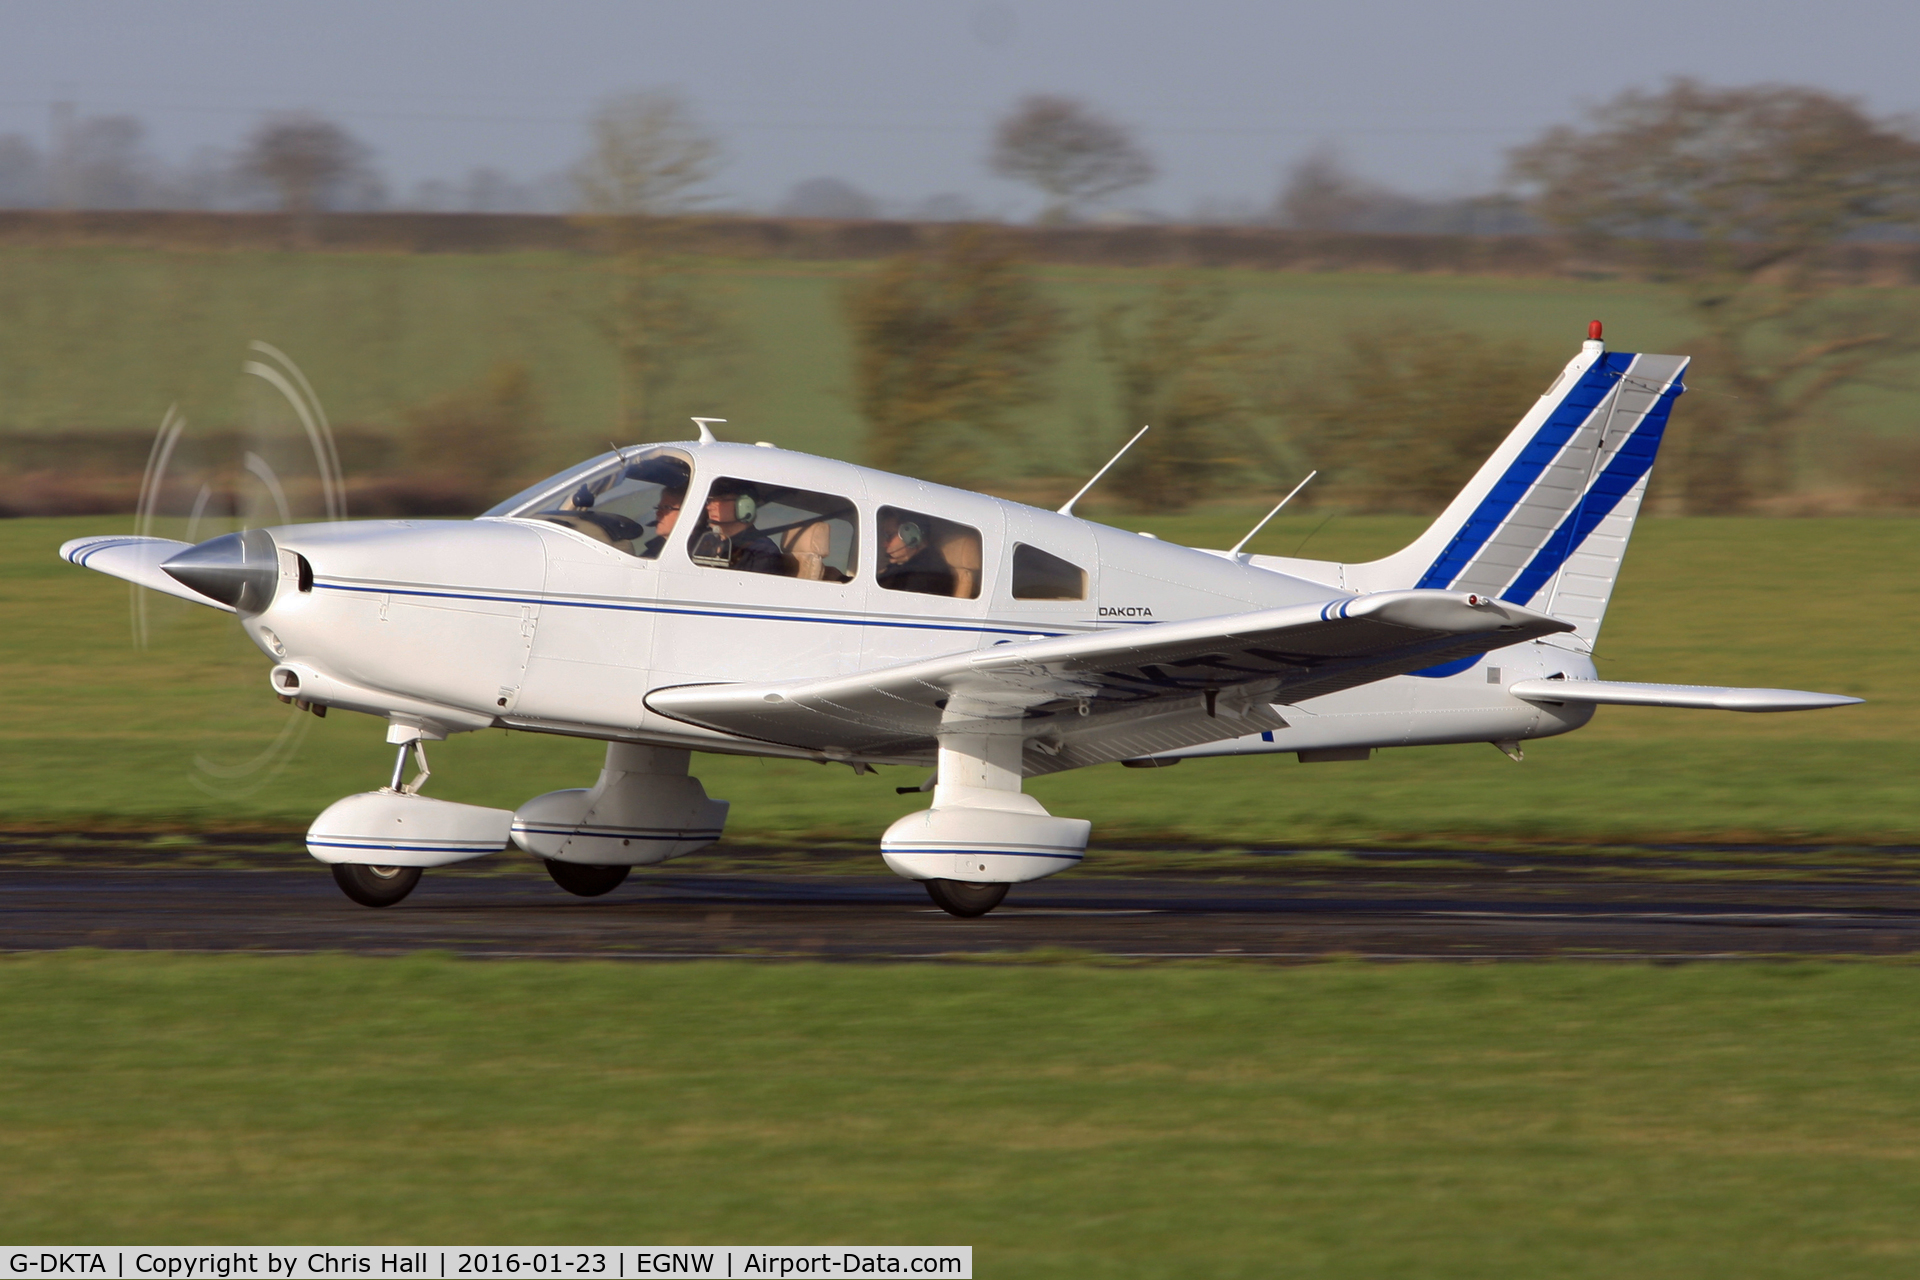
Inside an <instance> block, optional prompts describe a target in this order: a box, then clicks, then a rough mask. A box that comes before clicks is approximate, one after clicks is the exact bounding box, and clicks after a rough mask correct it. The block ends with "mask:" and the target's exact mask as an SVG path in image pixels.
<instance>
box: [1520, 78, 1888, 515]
mask: <svg viewBox="0 0 1920 1280" xmlns="http://www.w3.org/2000/svg"><path fill="white" fill-rule="evenodd" d="M1511 167H1512V173H1513V176H1514V177H1515V178H1517V179H1518V180H1520V181H1521V182H1523V183H1525V184H1527V185H1528V186H1529V187H1530V188H1531V189H1532V191H1533V193H1534V208H1535V210H1536V211H1537V212H1538V214H1539V216H1540V217H1542V218H1543V219H1545V220H1546V221H1547V222H1549V223H1551V224H1552V225H1554V226H1556V227H1559V228H1561V229H1563V230H1565V231H1568V232H1571V233H1573V234H1574V235H1576V236H1578V237H1580V238H1582V239H1584V240H1586V241H1588V242H1590V243H1595V244H1600V245H1613V246H1625V247H1627V248H1628V249H1630V250H1631V251H1633V252H1634V254H1635V255H1636V256H1637V257H1638V258H1639V260H1640V261H1641V263H1642V264H1643V266H1644V267H1645V269H1646V270H1647V271H1649V272H1650V273H1651V274H1653V275H1654V276H1655V277H1656V278H1657V279H1661V280H1664V281H1666V282H1668V283H1669V284H1671V285H1673V286H1674V287H1675V288H1676V289H1677V290H1678V292H1679V293H1680V296H1681V297H1682V299H1683V300H1684V301H1685V304H1686V306H1687V309H1688V311H1689V313H1690V314H1691V315H1692V317H1693V319H1694V321H1695V322H1696V323H1698V324H1699V326H1700V330H1701V332H1700V336H1699V337H1698V338H1697V339H1696V340H1695V341H1696V351H1697V356H1698V360H1697V367H1698V369H1699V374H1698V375H1697V376H1698V381H1700V382H1702V383H1704V384H1706V385H1707V386H1709V387H1711V388H1713V389H1716V390H1723V391H1725V392H1726V395H1724V396H1714V397H1703V398H1702V400H1703V401H1704V402H1703V403H1696V404H1694V405H1690V406H1689V412H1688V415H1687V418H1688V420H1689V422H1690V424H1691V425H1690V430H1689V432H1688V435H1689V439H1688V442H1687V448H1686V449H1685V450H1684V452H1683V457H1682V462H1683V464H1684V466H1683V472H1684V483H1685V488H1686V498H1687V502H1688V504H1689V505H1690V506H1692V507H1694V508H1695V509H1706V510H1725V509H1732V508H1734V507H1737V506H1739V505H1741V504H1742V503H1744V502H1745V501H1747V500H1749V499H1750V498H1751V497H1753V496H1754V495H1756V494H1768V493H1778V492H1781V491H1783V490H1785V489H1787V488H1788V487H1790V486H1791V484H1792V483H1793V481H1794V478H1795V474H1796V470H1797V463H1798V461H1799V457H1798V453H1799V445H1800V443H1801V439H1800V437H1801V433H1802V431H1803V429H1804V427H1805V425H1806V424H1807V423H1808V422H1809V421H1810V420H1811V419H1812V417H1813V414H1814V411H1815V410H1816V409H1818V408H1820V407H1822V406H1824V405H1827V404H1830V403H1831V401H1832V398H1833V397H1834V395H1835V394H1836V393H1837V392H1840V391H1841V390H1843V389H1845V388H1848V387H1852V386H1858V385H1861V384H1867V383H1872V382H1876V381H1885V380H1886V379H1888V378H1889V377H1890V376H1891V374H1892V372H1893V369H1894V366H1895V365H1896V364H1897V363H1898V362H1900V361H1902V360H1904V359H1905V358H1906V357H1907V356H1908V355H1910V354H1911V353H1912V352H1913V351H1914V350H1915V349H1916V343H1915V339H1914V337H1913V336H1912V335H1913V334H1914V333H1915V332H1916V331H1917V330H1920V324H1916V316H1915V314H1914V312H1913V309H1912V307H1911V306H1910V305H1909V304H1907V303H1906V302H1905V301H1904V300H1903V299H1901V298H1899V297H1896V296H1894V295H1892V294H1891V293H1887V292H1879V293H1867V292H1862V291H1844V290H1842V288H1841V287H1840V282H1839V281H1838V280H1836V278H1835V276H1834V274H1833V273H1832V272H1831V270H1830V255H1831V252H1832V250H1833V249H1834V247H1835V246H1836V245H1839V244H1842V243H1844V242H1847V241H1854V240H1859V239H1862V238H1866V237H1870V236H1873V235H1875V234H1885V233H1886V231H1887V230H1888V229H1890V228H1903V229H1907V230H1911V229H1912V228H1914V227H1916V226H1920V138H1916V137H1915V136H1914V134H1913V133H1912V132H1911V131H1910V130H1909V129H1908V128H1906V127H1905V126H1903V125H1900V124H1898V123H1896V122H1893V121H1886V120H1876V119H1873V118H1872V117H1870V116H1868V115H1866V114H1865V113H1864V112H1863V111H1862V110H1861V109H1860V107H1859V106H1858V105H1857V104H1855V103H1853V102H1850V101H1848V100H1846V99H1844V98H1838V97H1835V96H1833V95H1831V94H1827V93H1823V92H1821V91H1819V90H1816V89H1805V88H1798V87H1794V86H1790V85H1753V86H1747V87H1738V88H1726V89H1722V88H1713V87H1709V86H1706V85H1702V84H1700V83H1698V82H1696V81H1693V80H1687V79H1676V80H1674V81H1672V82H1671V83H1669V84H1668V85H1667V87H1666V88H1665V89H1663V90H1660V91H1659V92H1643V91H1637V90H1636V91H1629V92H1627V93H1623V94H1621V95H1620V96H1619V97H1617V98H1615V99H1613V100H1612V101H1611V102H1608V103H1605V104H1603V105H1601V106H1599V107H1597V108H1595V109H1594V110H1593V111H1592V112H1591V113H1590V115H1589V118H1588V121H1587V127H1586V128H1584V129H1575V128H1570V127H1564V126H1563V127H1560V128H1556V129H1552V130H1549V131H1548V132H1547V133H1546V134H1545V135H1543V136H1542V137H1541V138H1539V139H1538V140H1537V141H1535V142H1533V143H1530V144H1528V145H1527V146H1524V147H1521V148H1519V149H1518V150H1516V151H1515V152H1514V153H1513V155H1512V157H1511Z"/></svg>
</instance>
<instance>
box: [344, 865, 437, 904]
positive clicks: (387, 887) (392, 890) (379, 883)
mask: <svg viewBox="0 0 1920 1280" xmlns="http://www.w3.org/2000/svg"><path fill="white" fill-rule="evenodd" d="M333 882H334V883H335V884H337V885H339V886H340V892H342V893H344V894H346V895H347V896H348V897H349V898H352V899H353V900H354V901H355V902H357V903H359V904H360V905H361V906H363V907H390V906H392V905H393V904H394V903H396V902H398V901H400V899H402V898H404V897H406V896H407V895H408V894H410V893H412V892H413V887H414V886H415V885H417V884H419V883H420V868H419V867H370V866H367V865H366V864H365V863H361V862H336V863H334V864H333Z"/></svg>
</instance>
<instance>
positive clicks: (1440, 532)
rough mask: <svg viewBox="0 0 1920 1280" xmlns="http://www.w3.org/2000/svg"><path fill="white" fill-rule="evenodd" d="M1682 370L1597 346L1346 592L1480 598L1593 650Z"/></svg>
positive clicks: (1350, 569)
mask: <svg viewBox="0 0 1920 1280" xmlns="http://www.w3.org/2000/svg"><path fill="white" fill-rule="evenodd" d="M1596 328H1597V326H1596ZM1686 366H1687V358H1686V357H1685V356H1660V355H1631V354H1627V353H1623V352H1613V351H1608V350H1607V349H1606V348H1605V346H1604V345H1602V343H1601V342H1600V341H1599V339H1598V337H1597V336H1596V337H1595V338H1593V339H1591V340H1589V341H1588V342H1586V343H1585V344H1584V345H1583V347H1582V349H1581V351H1580V354H1579V355H1577V356H1575V357H1574V358H1573V360H1572V361H1571V362H1569V363H1568V365H1567V367H1566V368H1565V369H1564V370H1562V371H1561V373H1560V376H1559V377H1558V378H1556V379H1555V380H1554V382H1553V385H1552V386H1550V387H1548V388H1547V391H1546V394H1545V395H1543V396H1541V397H1540V400H1539V402H1538V403H1537V404H1535V405H1534V407H1533V410H1532V411H1531V412H1530V413H1528V414H1527V416H1526V417H1524V418H1522V419H1521V420H1520V425H1518V426H1517V427H1515V428H1514V429H1513V432H1512V434H1510V435H1509V436H1508V437H1507V438H1506V440H1505V441H1503V442H1502V443H1501V445H1500V447H1499V448H1498V449H1496V450H1494V452H1493V456H1492V457H1491V458H1489V459H1488V460H1487V462H1486V464H1485V465H1484V466H1482V467H1481V468H1480V470H1479V471H1478V472H1477V473H1476V474H1475V475H1474V477H1473V479H1472V480H1470V481H1468V482H1467V486H1466V487H1465V488H1464V489H1462V490H1461V491H1460V493H1459V495H1458V496H1457V497H1455V498H1454V500H1453V501H1452V502H1451V503H1449V504H1448V505H1447V509H1446V510H1445V511H1444V512H1442V513H1441V515H1440V518H1439V519H1438V520H1435V521H1434V522H1433V524H1432V525H1431V526H1430V527H1429V528H1428V529H1427V531H1426V532H1425V533H1423V534H1421V535H1420V536H1419V537H1418V538H1416V539H1415V540H1414V541H1413V542H1412V544H1410V545H1409V546H1407V547H1406V548H1404V549H1403V550H1401V551H1398V552H1396V553H1394V554H1393V555H1390V556H1388V557H1386V558H1385V559H1384V560H1375V561H1372V562H1370V563H1367V564H1354V565H1341V566H1338V569H1339V577H1340V582H1341V585H1343V586H1345V587H1347V588H1348V589H1350V590H1355V591H1384V590H1391V589H1394V588H1400V587H1432V588H1439V589H1443V590H1452V591H1475V592H1480V593H1482V594H1484V595H1490V596H1495V597H1497V598H1499V599H1501V600H1507V601H1511V602H1512V603H1514V604H1521V605H1527V606H1529V607H1531V608H1535V609H1540V610H1542V611H1544V612H1547V613H1551V614H1553V615H1554V616H1555V617H1558V618H1564V619H1565V620H1566V621H1568V622H1572V623H1575V624H1577V626H1578V630H1577V631H1575V632H1574V633H1573V635H1574V636H1576V637H1578V639H1579V640H1580V641H1582V642H1584V645H1585V647H1591V646H1592V644H1593V642H1594V640H1595V639H1596V638H1597V637H1598V635H1599V632H1600V622H1601V619H1602V617H1603V616H1604V615H1605V613H1606V609H1607V599H1608V597H1609V596H1611V595H1612V593H1613V583H1614V579H1615V578H1616V577H1617V576H1618V575H1619V572H1620V563H1621V560H1622V559H1623V558H1624V557H1625V555H1626V551H1627V539H1628V537H1629V536H1630V535H1631V534H1632V532H1633V522H1634V518H1635V517H1636V516H1638V515H1639V514H1640V502H1641V499H1642V497H1643V496H1644V495H1645V493H1646V490H1647V477H1648V475H1649V474H1650V473H1651V471H1652V469H1653V460H1654V455H1655V454H1657V453H1658V452H1659V449H1660V439H1661V437H1662V435H1663V434H1664V433H1665V432H1666V428H1667V416H1668V414H1669V413H1670V412H1671V411H1672V408H1673V402H1674V400H1675V399H1676V398H1677V397H1678V396H1679V395H1680V393H1681V392H1682V391H1683V390H1684V389H1685V388H1683V387H1682V386H1681V384H1680V375H1681V373H1682V372H1683V371H1684V370H1685V369H1686ZM1255 563H1260V564H1268V565H1271V567H1273V568H1276V569H1282V570H1283V571H1285V570H1286V569H1287V567H1288V566H1287V565H1286V564H1285V563H1284V562H1281V561H1278V560H1277V559H1276V558H1269V557H1265V556H1261V557H1257V558H1256V560H1255ZM1328 567H1329V568H1332V567H1333V566H1328ZM1310 576H1315V577H1323V576H1326V575H1324V574H1312V575H1310Z"/></svg>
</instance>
